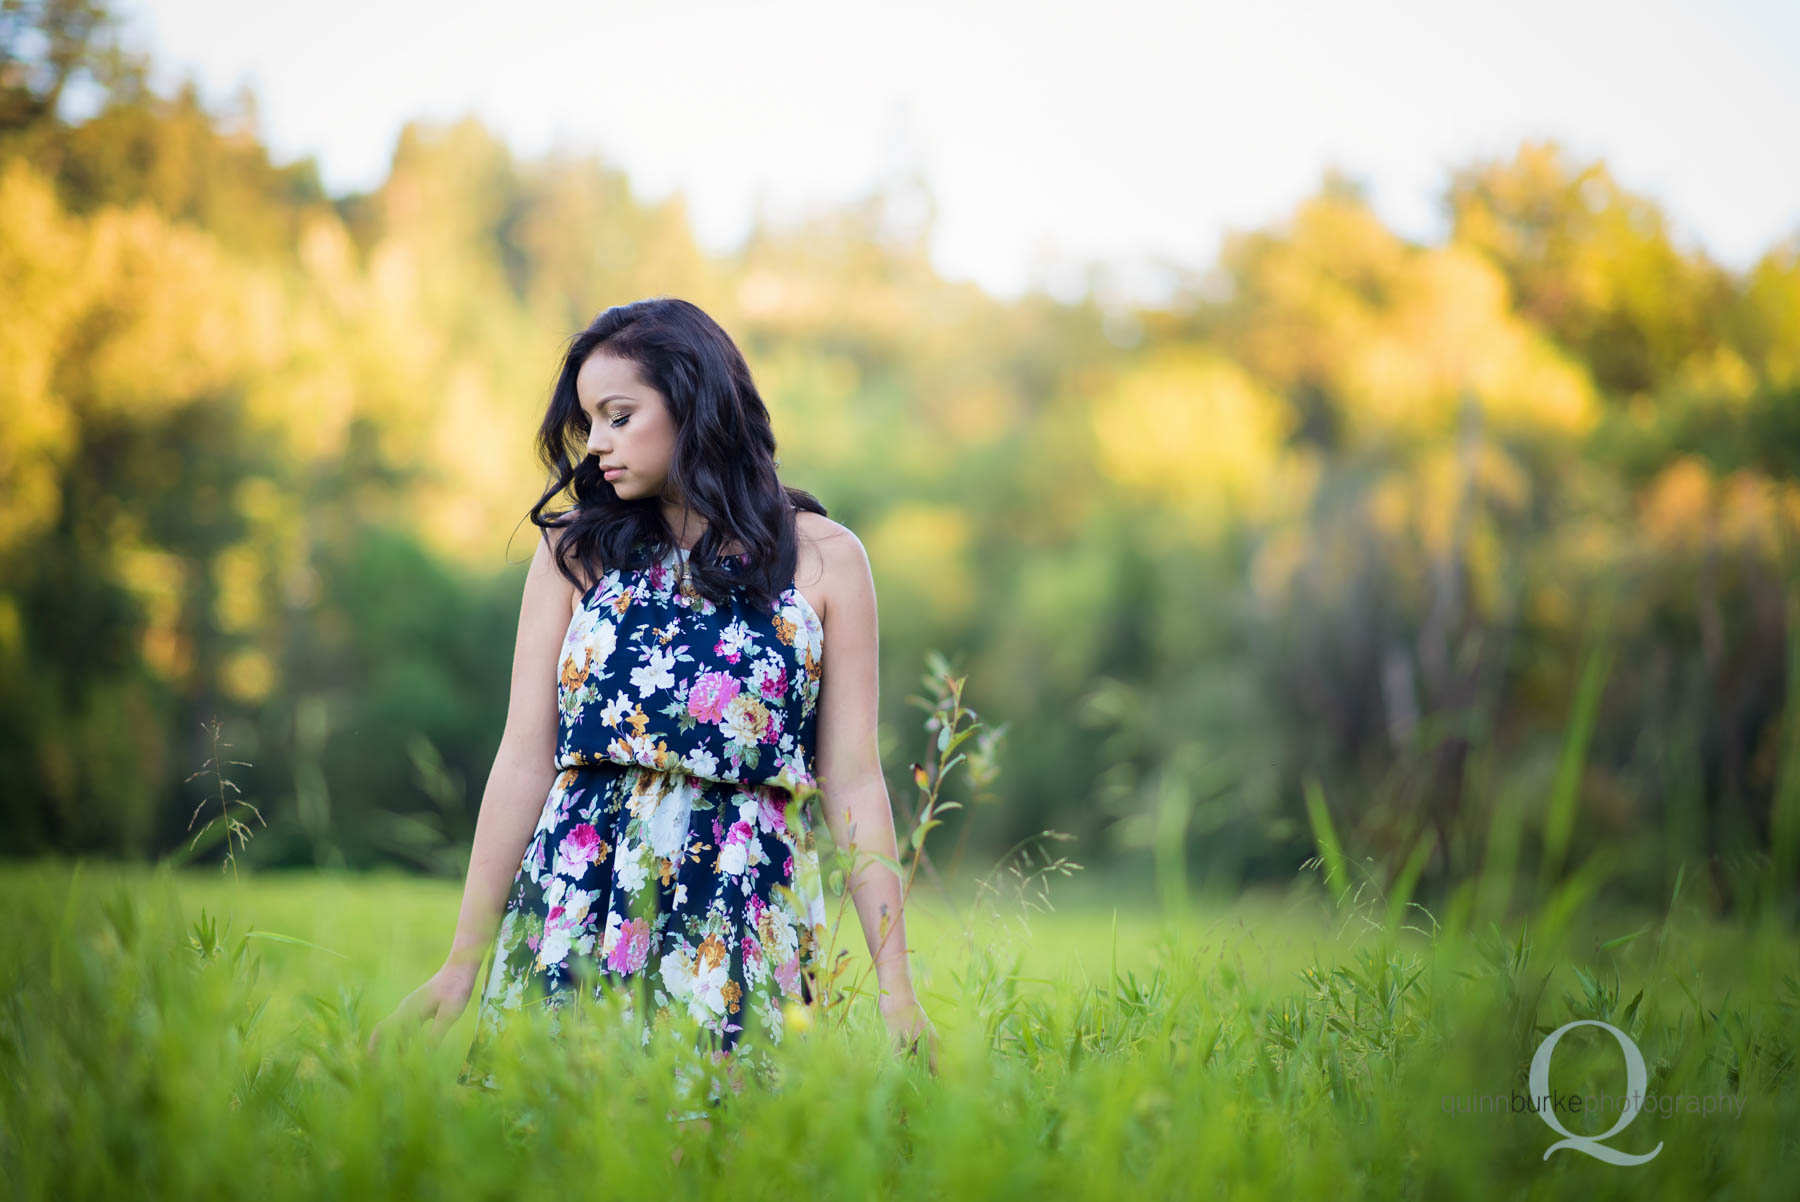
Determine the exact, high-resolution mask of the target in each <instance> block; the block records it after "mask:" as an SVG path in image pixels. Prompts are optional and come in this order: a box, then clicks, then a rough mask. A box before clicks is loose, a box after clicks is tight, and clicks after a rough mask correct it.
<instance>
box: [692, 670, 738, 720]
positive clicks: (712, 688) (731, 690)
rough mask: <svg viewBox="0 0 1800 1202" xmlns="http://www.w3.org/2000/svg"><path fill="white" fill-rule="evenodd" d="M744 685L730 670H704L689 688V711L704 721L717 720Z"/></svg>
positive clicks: (722, 715)
mask: <svg viewBox="0 0 1800 1202" xmlns="http://www.w3.org/2000/svg"><path fill="white" fill-rule="evenodd" d="M742 687H743V686H742V685H740V684H739V683H738V678H737V677H735V676H733V675H732V674H731V673H729V672H702V673H701V674H700V676H699V677H698V678H697V679H696V680H695V681H694V687H693V688H691V689H689V690H688V713H690V714H692V715H693V716H694V717H696V718H698V719H700V721H702V722H717V721H718V720H719V719H720V718H723V717H724V716H725V709H726V707H727V706H729V705H730V704H731V702H732V699H733V698H735V697H736V696H737V695H738V690H739V689H740V688H742Z"/></svg>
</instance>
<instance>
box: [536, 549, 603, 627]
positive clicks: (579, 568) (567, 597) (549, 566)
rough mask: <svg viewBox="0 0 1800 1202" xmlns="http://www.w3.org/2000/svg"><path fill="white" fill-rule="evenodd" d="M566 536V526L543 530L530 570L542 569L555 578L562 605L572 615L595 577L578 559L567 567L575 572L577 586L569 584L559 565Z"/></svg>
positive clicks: (537, 570)
mask: <svg viewBox="0 0 1800 1202" xmlns="http://www.w3.org/2000/svg"><path fill="white" fill-rule="evenodd" d="M568 537H569V531H568V530H567V529H566V528H562V527H552V528H550V529H547V530H545V531H544V532H543V537H541V538H539V539H538V545H537V554H536V555H535V556H534V557H533V559H532V565H531V570H532V571H533V572H534V573H536V572H539V571H542V572H545V573H546V574H548V575H549V576H552V577H554V578H555V580H556V585H557V587H558V588H559V590H560V592H561V594H562V596H563V604H564V607H565V608H567V609H568V610H569V611H570V613H571V615H572V614H573V613H574V610H575V606H576V603H577V602H579V601H580V600H581V598H582V597H583V596H585V595H586V594H587V590H588V588H589V587H590V586H591V584H592V581H593V580H594V579H597V577H593V576H591V574H590V573H589V571H588V569H587V565H585V564H583V563H581V562H580V561H576V562H573V563H570V564H569V569H570V570H571V571H573V572H574V573H575V576H576V578H577V580H578V581H579V582H580V584H579V587H577V585H575V584H571V583H570V582H569V578H568V577H567V576H565V575H563V572H562V568H561V567H560V566H559V565H560V564H561V562H562V558H561V557H562V554H563V545H564V543H565V542H566V541H567V539H568Z"/></svg>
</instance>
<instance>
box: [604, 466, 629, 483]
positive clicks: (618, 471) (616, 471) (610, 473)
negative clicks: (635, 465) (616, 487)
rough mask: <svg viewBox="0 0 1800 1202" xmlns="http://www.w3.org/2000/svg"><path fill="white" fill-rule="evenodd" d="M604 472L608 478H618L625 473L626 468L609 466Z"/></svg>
mask: <svg viewBox="0 0 1800 1202" xmlns="http://www.w3.org/2000/svg"><path fill="white" fill-rule="evenodd" d="M603 474H604V475H605V477H606V478H607V479H608V480H616V479H618V478H619V477H620V476H623V475H624V474H625V469H624V468H622V467H609V468H607V469H606V471H605V472H604V473H603Z"/></svg>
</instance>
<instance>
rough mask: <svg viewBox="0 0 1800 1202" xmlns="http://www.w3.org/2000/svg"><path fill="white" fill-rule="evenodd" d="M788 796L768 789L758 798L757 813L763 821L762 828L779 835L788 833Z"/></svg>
mask: <svg viewBox="0 0 1800 1202" xmlns="http://www.w3.org/2000/svg"><path fill="white" fill-rule="evenodd" d="M786 807H787V798H786V797H785V796H784V795H782V794H780V793H776V792H773V791H766V792H764V793H763V795H762V796H761V797H760V798H759V799H758V800H757V807H756V813H757V817H758V818H759V819H760V820H761V822H762V828H763V829H764V830H766V831H770V832H773V833H774V834H777V835H785V834H786V833H787V814H786Z"/></svg>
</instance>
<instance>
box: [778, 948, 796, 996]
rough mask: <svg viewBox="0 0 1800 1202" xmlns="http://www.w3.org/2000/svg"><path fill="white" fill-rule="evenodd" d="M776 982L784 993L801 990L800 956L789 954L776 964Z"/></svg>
mask: <svg viewBox="0 0 1800 1202" xmlns="http://www.w3.org/2000/svg"><path fill="white" fill-rule="evenodd" d="M775 983H776V984H777V985H779V986H781V992H783V993H799V992H800V957H799V956H789V957H788V958H787V959H786V960H783V961H782V962H781V963H780V964H777V965H776V966H775Z"/></svg>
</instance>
